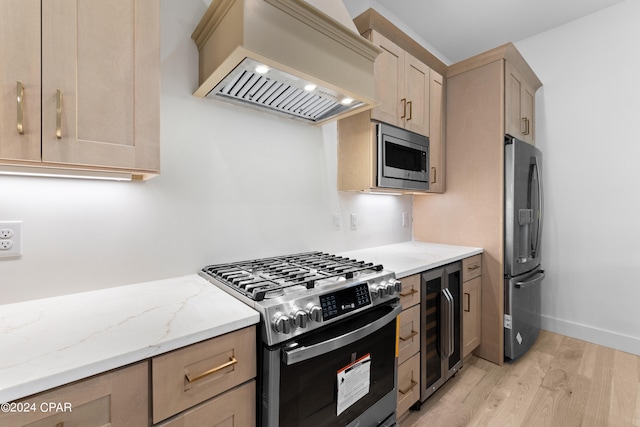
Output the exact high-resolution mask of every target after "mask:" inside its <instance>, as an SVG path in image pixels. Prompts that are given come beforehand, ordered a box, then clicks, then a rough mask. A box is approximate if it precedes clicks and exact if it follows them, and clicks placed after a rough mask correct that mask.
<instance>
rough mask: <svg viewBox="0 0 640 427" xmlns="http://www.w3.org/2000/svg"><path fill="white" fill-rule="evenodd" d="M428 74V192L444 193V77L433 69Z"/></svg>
mask: <svg viewBox="0 0 640 427" xmlns="http://www.w3.org/2000/svg"><path fill="white" fill-rule="evenodd" d="M429 75H430V78H429V104H430V106H429V192H430V193H444V188H445V186H444V162H445V145H444V117H445V114H444V108H445V106H444V78H443V77H442V74H440V73H438V72H437V71H435V70H431V71H430V73H429Z"/></svg>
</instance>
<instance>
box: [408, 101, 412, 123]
mask: <svg viewBox="0 0 640 427" xmlns="http://www.w3.org/2000/svg"><path fill="white" fill-rule="evenodd" d="M407 105H408V106H409V117H407V121H409V120H411V118H412V117H413V101H408V102H407Z"/></svg>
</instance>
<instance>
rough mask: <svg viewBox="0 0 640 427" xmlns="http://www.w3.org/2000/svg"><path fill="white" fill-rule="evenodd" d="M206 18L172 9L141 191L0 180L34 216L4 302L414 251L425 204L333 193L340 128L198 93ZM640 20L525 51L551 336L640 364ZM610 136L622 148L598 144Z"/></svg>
mask: <svg viewBox="0 0 640 427" xmlns="http://www.w3.org/2000/svg"><path fill="white" fill-rule="evenodd" d="M205 9H206V4H205V2H195V1H193V2H188V3H186V2H180V4H178V2H168V1H163V2H161V28H162V33H161V66H162V68H161V71H162V73H161V78H162V82H161V87H162V92H161V140H162V144H161V159H162V173H161V174H160V176H158V177H157V178H154V179H152V180H149V181H146V182H143V183H141V182H136V183H130V184H126V183H112V182H92V181H81V180H67V179H64V180H63V179H48V178H22V177H2V183H3V185H2V187H1V188H2V190H0V192H1V194H2V195H3V203H2V204H1V205H0V219H2V220H22V221H24V233H23V234H24V236H23V256H22V257H21V258H20V259H11V260H2V261H1V263H0V265H1V267H2V268H1V269H2V281H1V283H0V286H1V290H2V293H1V294H2V297H1V298H2V299H1V302H2V303H3V304H6V303H12V302H18V301H25V300H31V299H35V298H44V297H49V296H55V295H65V294H70V293H75V292H84V291H91V290H95V289H101V288H106V287H112V286H119V285H127V284H131V283H138V282H146V281H150V280H156V279H162V278H167V277H175V276H181V275H184V274H191V273H193V272H196V271H198V269H200V268H201V267H202V266H204V265H207V264H209V263H211V262H224V261H233V260H239V259H248V258H257V257H262V256H269V255H274V254H282V253H294V252H300V251H305V250H314V249H317V248H321V249H322V250H326V251H329V252H341V251H345V250H351V249H359V248H366V247H371V246H378V245H385V244H392V243H397V242H403V241H408V240H411V238H412V229H411V227H404V226H403V225H402V221H401V218H402V213H403V212H409V213H412V212H413V200H412V198H411V196H388V195H366V194H351V193H340V192H338V191H337V190H336V188H337V184H336V168H337V166H336V158H335V153H336V150H337V148H336V145H337V136H336V134H337V131H336V126H335V124H328V125H325V126H323V127H321V128H314V127H309V126H306V125H302V124H298V123H294V122H291V121H286V120H276V119H274V118H273V117H271V116H268V115H266V114H264V113H260V112H256V111H253V110H246V109H242V110H241V109H238V108H236V107H230V106H227V105H224V104H221V103H216V102H212V101H209V100H203V99H199V98H194V97H192V96H191V95H190V94H191V92H192V91H193V90H194V88H195V87H197V79H198V76H197V65H196V64H197V51H196V49H195V46H194V44H193V41H192V40H191V38H190V36H191V32H192V31H193V28H194V26H195V24H196V23H197V22H198V20H199V19H200V17H201V15H202V13H203V12H204V10H205ZM639 17H640V9H639V8H638V5H637V4H636V3H635V2H633V1H631V0H628V1H626V2H622V3H620V4H617V5H615V6H613V7H611V8H608V9H605V10H603V11H600V12H597V13H595V14H593V15H589V16H587V17H585V18H583V19H581V20H578V21H575V22H572V23H569V24H566V25H564V26H561V27H559V28H556V29H553V30H550V31H548V32H545V33H542V34H539V35H537V36H533V37H530V38H528V39H525V40H521V41H517V42H516V46H517V48H518V49H519V50H520V52H521V53H522V54H523V56H524V57H525V58H526V60H527V62H528V63H529V64H530V65H531V67H532V68H533V69H534V70H535V72H536V73H537V74H538V76H539V77H540V79H541V80H542V82H543V84H544V85H543V87H542V88H541V90H540V91H539V92H538V95H537V96H538V99H537V106H538V107H537V108H538V123H537V128H536V132H537V145H538V146H539V147H540V148H541V149H542V151H543V152H544V153H545V162H546V163H545V165H546V169H545V174H546V176H545V178H546V179H545V183H546V199H545V202H546V215H547V218H548V220H547V222H546V224H545V240H544V241H545V246H544V247H543V252H544V254H545V255H544V259H545V263H546V268H547V272H548V275H547V279H546V281H545V283H544V289H543V302H542V314H543V328H545V329H548V330H551V331H556V332H559V333H563V334H566V335H569V336H574V337H577V338H580V339H584V340H587V341H593V342H597V343H600V344H602V345H607V346H610V347H614V348H619V349H622V350H625V351H628V352H631V353H634V354H640V344H639V337H638V332H637V325H638V323H639V320H640V319H639V318H638V314H637V310H634V305H633V301H634V300H635V299H636V297H638V296H640V295H638V294H639V293H640V291H638V288H637V286H634V283H633V279H632V280H628V279H627V278H628V277H632V278H633V277H636V276H637V272H638V267H637V263H634V255H635V254H637V251H638V250H637V246H636V245H635V239H634V237H635V236H637V229H636V228H635V227H634V226H633V225H631V229H630V228H629V226H628V225H627V224H634V223H635V222H634V221H633V219H634V218H633V217H632V215H633V212H634V211H635V210H636V208H637V207H638V202H637V201H635V198H634V197H633V196H632V195H629V190H628V189H627V188H626V186H625V185H619V184H618V183H620V182H622V183H627V182H628V183H629V184H630V185H632V184H633V183H634V182H635V179H634V178H635V175H634V167H633V166H634V165H633V163H632V161H633V160H632V159H633V158H634V157H637V154H638V150H640V149H639V148H638V147H637V144H634V143H633V139H632V138H629V137H627V136H626V134H623V132H624V130H626V126H625V125H627V124H628V123H633V120H634V117H635V116H637V114H638V113H640V111H639V110H640V106H638V104H637V102H636V100H637V99H638V96H637V94H638V90H639V89H638V86H637V84H636V81H635V79H634V76H635V75H637V74H638V71H640V60H639V59H638V58H637V57H634V55H632V54H629V52H633V51H634V43H633V40H637V39H638V37H639V36H640V34H638V32H639V31H640V30H638V29H637V28H636V26H635V22H637V19H638V18H639ZM596 28H597V29H598V30H597V31H595V30H594V29H596ZM603 75H604V76H608V75H611V78H602V76H603ZM611 86H613V87H611ZM627 94H629V95H627ZM625 95H626V96H625ZM247 124H250V126H248V125H247ZM601 140H604V141H606V142H605V144H607V143H608V141H610V140H614V141H615V147H616V149H615V150H606V151H604V150H598V148H600V147H601V146H602V145H603V143H602V142H600V141H601ZM634 154H635V155H636V156H634ZM292 159H294V160H295V161H292ZM592 171H601V172H600V173H599V174H598V175H602V176H603V178H600V177H598V178H595V177H594V178H591V177H592V176H593V175H595V172H592ZM258 177H259V178H258ZM604 177H606V178H604ZM589 178H591V179H589ZM257 183H268V184H267V185H256V184H257ZM431 197H434V196H431ZM594 200H597V202H596V203H589V204H588V205H587V202H592V201H594ZM336 213H338V214H340V215H341V218H342V227H341V230H335V226H334V223H333V217H334V214H336ZM352 213H356V214H357V218H358V227H357V230H351V228H350V226H349V224H348V222H349V219H350V215H351V214H352ZM587 232H588V234H587ZM587 236H588V237H587ZM634 273H635V274H634ZM560 284H562V286H561V285H560ZM602 285H604V286H607V287H611V290H609V289H606V290H605V288H604V286H602ZM612 291H613V292H612ZM612 294H613V295H616V296H620V297H609V298H607V296H609V295H612Z"/></svg>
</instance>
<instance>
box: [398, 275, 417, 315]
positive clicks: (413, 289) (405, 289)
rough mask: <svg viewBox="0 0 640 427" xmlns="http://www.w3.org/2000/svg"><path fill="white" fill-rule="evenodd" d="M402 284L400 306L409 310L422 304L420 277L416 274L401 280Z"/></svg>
mask: <svg viewBox="0 0 640 427" xmlns="http://www.w3.org/2000/svg"><path fill="white" fill-rule="evenodd" d="M400 281H401V282H402V292H400V304H402V308H403V309H407V308H409V307H411V306H414V305H416V304H418V303H419V302H420V275H419V274H414V275H413V276H407V277H403V278H402V279H400Z"/></svg>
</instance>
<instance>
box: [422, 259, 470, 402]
mask: <svg viewBox="0 0 640 427" xmlns="http://www.w3.org/2000/svg"><path fill="white" fill-rule="evenodd" d="M461 271H462V268H461V263H460V262H455V263H452V264H448V265H445V266H443V267H440V268H436V269H434V270H429V271H427V272H425V273H423V274H422V279H421V281H422V282H421V291H422V305H421V313H420V322H421V325H420V326H421V328H422V331H423V332H422V336H421V338H420V344H421V353H420V357H421V360H420V364H421V366H420V368H421V369H420V370H421V380H422V381H421V390H420V400H421V401H424V400H426V399H427V398H428V397H429V396H431V395H432V394H433V393H434V392H435V391H436V390H437V389H438V388H439V387H440V386H441V385H442V384H444V383H445V382H446V381H447V380H448V379H449V378H451V377H452V376H453V375H455V373H456V372H458V370H459V369H460V368H461V367H462V310H461V308H460V307H461V306H460V299H461V296H462V280H461Z"/></svg>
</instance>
